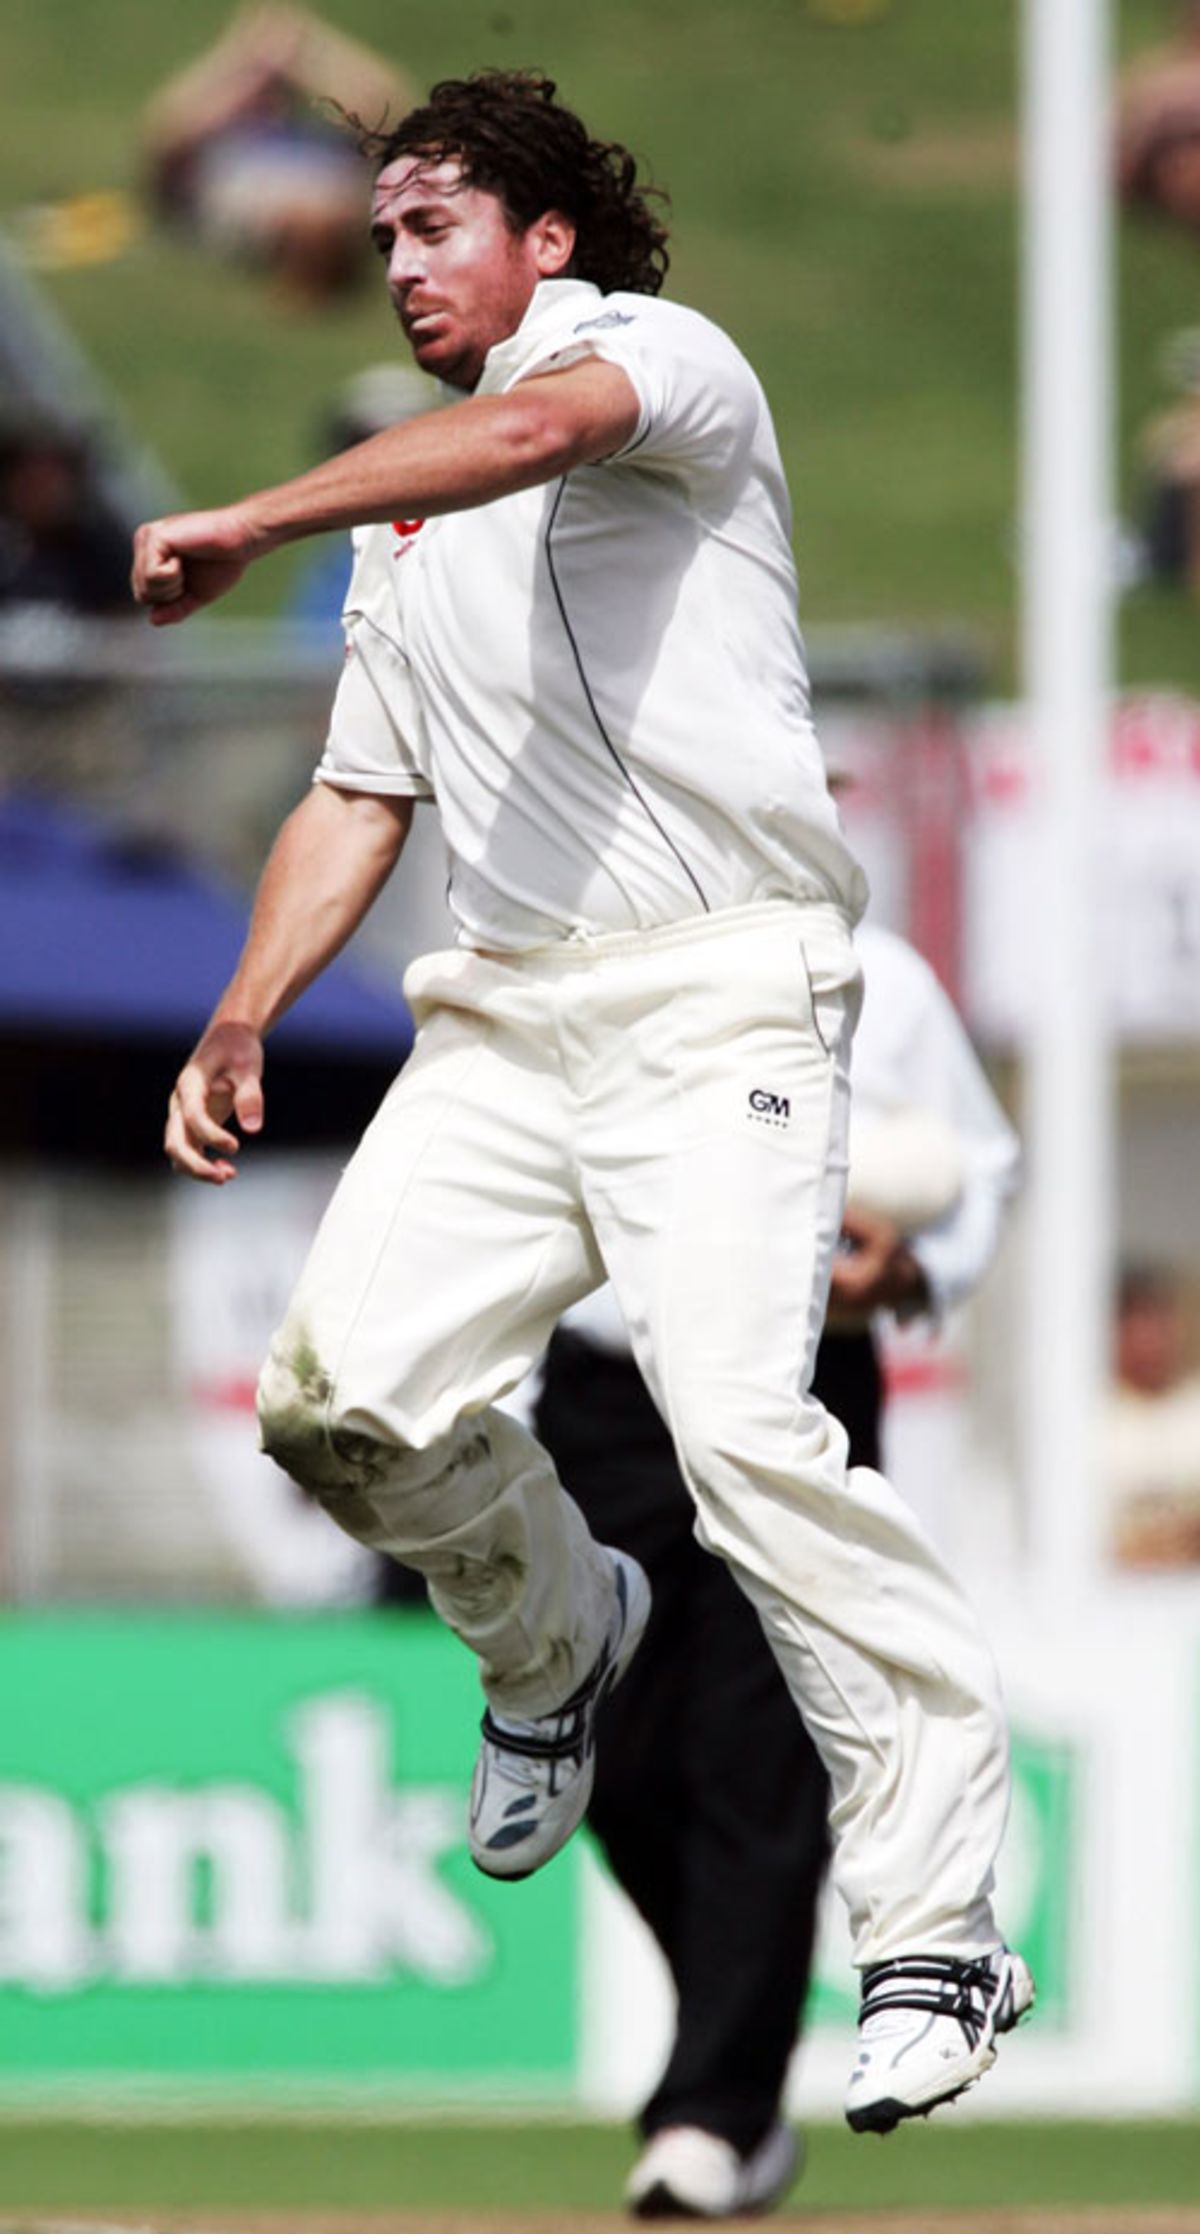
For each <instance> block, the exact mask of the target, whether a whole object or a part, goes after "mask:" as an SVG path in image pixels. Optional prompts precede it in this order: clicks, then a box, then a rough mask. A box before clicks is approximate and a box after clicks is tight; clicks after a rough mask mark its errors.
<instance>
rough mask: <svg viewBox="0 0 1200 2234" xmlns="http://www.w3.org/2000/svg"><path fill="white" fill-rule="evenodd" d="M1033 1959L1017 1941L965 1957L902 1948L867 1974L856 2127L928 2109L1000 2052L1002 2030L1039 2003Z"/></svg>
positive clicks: (850, 2111) (851, 2113) (853, 2104)
mask: <svg viewBox="0 0 1200 2234" xmlns="http://www.w3.org/2000/svg"><path fill="white" fill-rule="evenodd" d="M1033 2000H1034V1985H1033V1978H1032V1976H1031V1974H1030V1971H1029V1968H1028V1966H1027V1964H1025V1963H1024V1962H1023V1961H1022V1959H1021V1957H1020V1955H1015V1954H1013V1952H1012V1950H1011V1948H1008V1947H997V1948H996V1949H995V1951H994V1953H992V1954H990V1955H981V1956H979V1957H977V1958H976V1960H974V1961H972V1962H965V1961H963V1960H961V1959H958V1958H955V1957H954V1956H952V1955H901V1956H899V1957H898V1958H897V1960H896V1961H895V1962H885V1963H876V1964H875V1965H874V1966H873V1967H872V1968H871V1969H870V1970H867V1971H864V1973H863V1997H862V2008H861V2010H860V2011H859V2018H858V2025H859V2056H858V2061H857V2063H856V2064H855V2066H854V2069H853V2071H852V2072H851V2074H850V2084H849V2087H848V2088H847V2091H846V2118H847V2122H848V2123H849V2124H850V2125H851V2126H853V2128H854V2131H855V2132H856V2133H890V2132H891V2131H892V2128H893V2127H894V2126H897V2125H899V2123H900V2120H901V2118H922V2117H927V2116H928V2114H929V2112H930V2111H931V2110H936V2108H937V2106H938V2104H939V2102H949V2101H951V2100H952V2099H953V2097H954V2096H955V2095H956V2094H962V2092H963V2091H964V2089H965V2088H966V2087H969V2086H972V2085H973V2084H974V2082H975V2080H976V2079H978V2078H981V2077H982V2075H983V2073H984V2072H985V2071H990V2069H991V2067H992V2065H993V2064H994V2062H995V2061H996V2046H995V2042H996V2035H997V2034H998V2033H1001V2032H1011V2031H1012V2029H1013V2026H1014V2025H1016V2024H1018V2023H1019V2022H1020V2020H1021V2018H1022V2017H1023V2016H1024V2015H1025V2014H1026V2012H1027V2011H1028V2010H1030V2009H1032V2007H1033Z"/></svg>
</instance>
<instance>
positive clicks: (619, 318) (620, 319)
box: [575, 310, 634, 334]
mask: <svg viewBox="0 0 1200 2234" xmlns="http://www.w3.org/2000/svg"><path fill="white" fill-rule="evenodd" d="M633 322H634V313H633V311H632V310H606V311H605V312H604V313H603V315H602V316H601V317H599V318H585V319H583V320H582V322H581V323H580V324H579V325H578V326H576V328H575V332H576V333H577V334H590V333H594V332H595V330H596V328H597V327H598V326H632V324H633Z"/></svg>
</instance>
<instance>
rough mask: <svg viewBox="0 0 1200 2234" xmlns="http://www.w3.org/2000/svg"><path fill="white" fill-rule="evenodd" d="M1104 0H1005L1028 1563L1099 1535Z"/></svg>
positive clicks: (1085, 1567)
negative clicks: (1015, 227)
mask: <svg viewBox="0 0 1200 2234" xmlns="http://www.w3.org/2000/svg"><path fill="white" fill-rule="evenodd" d="M1108 16H1109V0H1025V6H1024V34H1025V63H1024V78H1025V221H1024V303H1023V335H1024V399H1023V401H1024V433H1023V524H1024V545H1023V561H1024V566H1023V663H1024V676H1023V682H1024V690H1025V696H1026V702H1027V707H1028V713H1029V718H1030V722H1031V725H1032V735H1033V746H1034V763H1033V764H1034V772H1035V773H1034V782H1035V801H1036V810H1037V838H1036V842H1035V848H1034V854H1033V858H1032V859H1031V860H1030V864H1029V885H1028V895H1027V904H1028V905H1029V907H1030V908H1031V909H1032V910H1033V911H1034V912H1035V917H1036V921H1037V925H1038V938H1037V955H1038V963H1037V975H1036V979H1035V982H1034V984H1033V985H1032V986H1031V987H1030V995H1031V1013H1032V1024H1031V1035H1030V1040H1029V1044H1028V1047H1027V1050H1026V1063H1027V1068H1026V1127H1025V1130H1026V1140H1027V1146H1028V1161H1029V1188H1028V1197H1027V1213H1028V1230H1029V1249H1028V1286H1027V1295H1026V1330H1027V1339H1028V1347H1027V1351H1026V1358H1025V1375H1024V1392H1023V1399H1022V1400H1023V1402H1024V1404H1025V1407H1026V1419H1025V1426H1026V1437H1025V1480H1026V1484H1027V1488H1028V1493H1029V1500H1030V1504H1029V1516H1030V1537H1031V1553H1032V1558H1033V1563H1034V1567H1035V1570H1036V1571H1037V1572H1038V1573H1039V1574H1040V1575H1041V1577H1042V1578H1043V1579H1044V1580H1045V1582H1046V1583H1047V1584H1049V1585H1051V1586H1053V1587H1055V1588H1058V1587H1063V1586H1066V1587H1070V1586H1071V1585H1073V1584H1079V1583H1082V1582H1083V1581H1085V1580H1086V1579H1087V1577H1088V1575H1089V1573H1090V1572H1091V1571H1092V1570H1093V1569H1094V1567H1095V1563H1096V1559H1097V1555H1098V1545H1099V1537H1100V1523H1101V1492H1100V1484H1099V1481H1098V1478H1097V1470H1096V1449H1097V1427H1098V1415H1099V1407H1100V1402H1101V1397H1102V1390H1103V1385H1104V1379H1105V1375H1106V1371H1107V1346H1108V1326H1109V1289H1110V1281H1111V1239H1110V1232H1111V1224H1112V1135H1113V1115H1112V1104H1113V1087H1112V1077H1111V1061H1110V1050H1109V1045H1108V1028H1109V1008H1108V998H1107V993H1108V988H1107V986H1106V983H1105V974H1104V971H1103V968H1102V966H1101V939H1100V905H1099V903H1100V893H1099V875H1098V859H1097V856H1098V845H1099V825H1100V806H1101V796H1102V787H1103V784H1104V779H1105V767H1106V761H1107V751H1108V743H1107V740H1108V722H1109V703H1110V669H1111V658H1112V610H1111V603H1112V577H1113V568H1112V554H1113V533H1112V510H1111V496H1110V417H1111V413H1110V395H1109V389H1110V377H1111V373H1110V368H1111V362H1112V348H1111V337H1110V293H1111V266H1112V240H1111V215H1110V212H1111V187H1110V171H1109V162H1110V158H1109V114H1110V78H1109V68H1110V64H1109V45H1108V28H1109V26H1108Z"/></svg>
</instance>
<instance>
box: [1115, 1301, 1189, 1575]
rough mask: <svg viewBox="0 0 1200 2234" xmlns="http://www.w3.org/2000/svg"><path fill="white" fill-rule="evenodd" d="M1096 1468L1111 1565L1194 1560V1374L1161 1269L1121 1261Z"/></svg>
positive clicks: (1183, 1320) (1178, 1307) (1179, 1312)
mask: <svg viewBox="0 0 1200 2234" xmlns="http://www.w3.org/2000/svg"><path fill="white" fill-rule="evenodd" d="M1104 1465H1105V1470H1106V1474H1107V1485H1108V1497H1109V1544H1110V1550H1111V1555H1112V1557H1113V1559H1114V1560H1115V1561H1116V1562H1117V1564H1118V1565H1119V1566H1122V1567H1131V1568H1155V1567H1189V1566H1193V1565H1195V1564H1196V1563H1197V1562H1200V1371H1198V1370H1197V1368H1196V1364H1195V1361H1194V1355H1193V1352H1192V1347H1191V1343H1190V1341H1189V1330H1188V1325H1187V1315H1186V1311H1185V1308H1184V1290H1183V1283H1182V1281H1181V1280H1180V1277H1179V1275H1178V1273H1176V1272H1175V1271H1173V1270H1172V1269H1171V1268H1170V1267H1169V1266H1168V1265H1164V1264H1150V1263H1140V1264H1128V1265H1126V1266H1125V1267H1124V1268H1123V1270H1122V1272H1121V1275H1120V1278H1119V1281H1118V1285H1117V1298H1116V1312H1115V1324H1114V1330H1113V1383H1112V1387H1111V1390H1110V1392H1109V1397H1108V1404H1107V1410H1106V1416H1105V1432H1104Z"/></svg>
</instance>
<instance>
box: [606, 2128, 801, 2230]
mask: <svg viewBox="0 0 1200 2234" xmlns="http://www.w3.org/2000/svg"><path fill="white" fill-rule="evenodd" d="M799 2162H800V2150H799V2146H798V2144H797V2141H796V2136H795V2134H794V2133H793V2132H792V2129H791V2127H790V2126H786V2125H781V2124H775V2125H773V2126H772V2127H771V2128H770V2130H769V2132H768V2133H767V2134H766V2135H765V2136H764V2138H763V2139H762V2140H761V2141H760V2142H759V2144H758V2147H757V2148H756V2149H753V2150H752V2151H751V2153H750V2155H749V2156H746V2157H742V2156H739V2155H738V2152H737V2150H736V2149H735V2148H734V2147H733V2145H732V2143H731V2142H729V2141H723V2140H722V2139H721V2137H720V2135H719V2134H716V2133H706V2132H705V2131H704V2130H703V2128H702V2127H701V2126H698V2125H665V2126H664V2127H663V2128H662V2131H661V2132H660V2133H656V2134H654V2135H653V2137H652V2138H651V2139H650V2140H649V2141H648V2142H647V2144H646V2147H645V2149H644V2150H643V2152H642V2154H641V2156H640V2157H639V2158H638V2161H637V2163H636V2164H635V2166H634V2168H633V2171H632V2173H631V2174H630V2178H629V2185H628V2186H627V2188H626V2190H625V2202H626V2206H627V2208H628V2209H629V2211H630V2212H631V2213H632V2214H633V2217H634V2218H743V2217H746V2216H748V2215H749V2214H750V2213H751V2212H753V2211H769V2210H770V2209H771V2206H772V2204H774V2203H778V2202H781V2201H782V2199H783V2197H784V2196H785V2195H786V2194H787V2191H788V2189H789V2188H790V2186H791V2184H792V2181H793V2180H794V2179H795V2177H796V2169H797V2166H798V2164H799Z"/></svg>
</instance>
